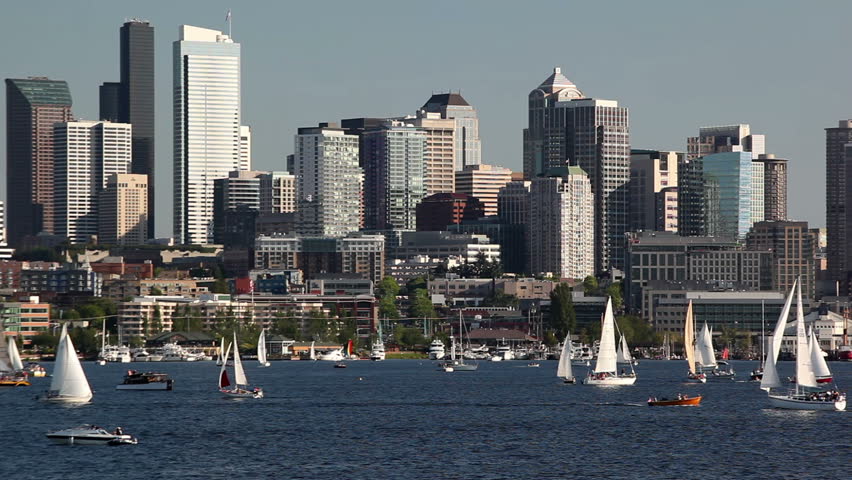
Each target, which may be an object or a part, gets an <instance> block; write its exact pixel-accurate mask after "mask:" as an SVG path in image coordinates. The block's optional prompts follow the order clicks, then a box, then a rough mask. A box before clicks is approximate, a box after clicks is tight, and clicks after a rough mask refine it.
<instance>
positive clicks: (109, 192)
mask: <svg viewBox="0 0 852 480" xmlns="http://www.w3.org/2000/svg"><path fill="white" fill-rule="evenodd" d="M149 191H150V190H149V189H148V175H144V174H113V175H110V176H109V177H108V178H107V183H106V188H104V190H103V191H102V192H101V193H100V196H99V198H100V205H99V208H98V242H99V243H100V244H102V245H122V246H125V245H126V246H129V245H142V244H144V243H145V242H146V241H147V240H148V238H149V237H150V234H149V233H148V225H149V222H148V205H150V203H149V202H148V192H149Z"/></svg>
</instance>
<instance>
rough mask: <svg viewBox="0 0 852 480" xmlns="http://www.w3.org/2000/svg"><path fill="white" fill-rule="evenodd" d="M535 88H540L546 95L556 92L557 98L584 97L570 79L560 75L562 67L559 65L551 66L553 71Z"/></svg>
mask: <svg viewBox="0 0 852 480" xmlns="http://www.w3.org/2000/svg"><path fill="white" fill-rule="evenodd" d="M537 90H542V91H543V92H544V93H545V94H548V95H553V94H558V97H559V100H570V99H574V98H585V95H583V92H581V91H580V89H579V88H577V86H576V85H574V84H573V83H572V82H571V80H568V78H566V77H565V75H562V69H561V68H559V67H554V68H553V73H552V74H551V75H550V76H549V77H547V78H546V79H545V80H544V81H543V82H541V85H539V86H538V88H537Z"/></svg>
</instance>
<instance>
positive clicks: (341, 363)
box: [334, 361, 346, 368]
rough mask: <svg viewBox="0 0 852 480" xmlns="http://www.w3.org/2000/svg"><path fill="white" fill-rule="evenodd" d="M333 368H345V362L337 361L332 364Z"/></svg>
mask: <svg viewBox="0 0 852 480" xmlns="http://www.w3.org/2000/svg"><path fill="white" fill-rule="evenodd" d="M334 368H346V364H345V363H343V361H339V362H337V363H335V364H334Z"/></svg>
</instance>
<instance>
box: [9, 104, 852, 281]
mask: <svg viewBox="0 0 852 480" xmlns="http://www.w3.org/2000/svg"><path fill="white" fill-rule="evenodd" d="M850 143H852V120H840V122H839V123H838V126H837V127H834V128H826V129H825V225H826V228H827V229H828V243H827V245H826V256H827V260H828V280H830V281H833V282H835V281H841V282H843V283H846V276H847V272H848V271H849V254H850V252H849V250H850V248H852V247H850V242H849V239H852V232H850V231H849V230H850V227H852V223H850V221H849V218H848V216H849V215H852V208H849V207H847V205H849V204H850V203H849V202H850V200H852V182H849V181H848V180H847V179H848V178H850V174H852V162H850V161H849V159H850V158H852V155H850V153H852V152H849V151H848V149H847V145H848V144H850ZM10 198H11V197H10ZM843 290H844V291H845V290H846V288H844V289H843Z"/></svg>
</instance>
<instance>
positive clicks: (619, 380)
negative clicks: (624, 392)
mask: <svg viewBox="0 0 852 480" xmlns="http://www.w3.org/2000/svg"><path fill="white" fill-rule="evenodd" d="M583 383H584V384H586V385H633V384H634V383H636V377H606V378H595V377H586V379H585V380H583Z"/></svg>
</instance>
